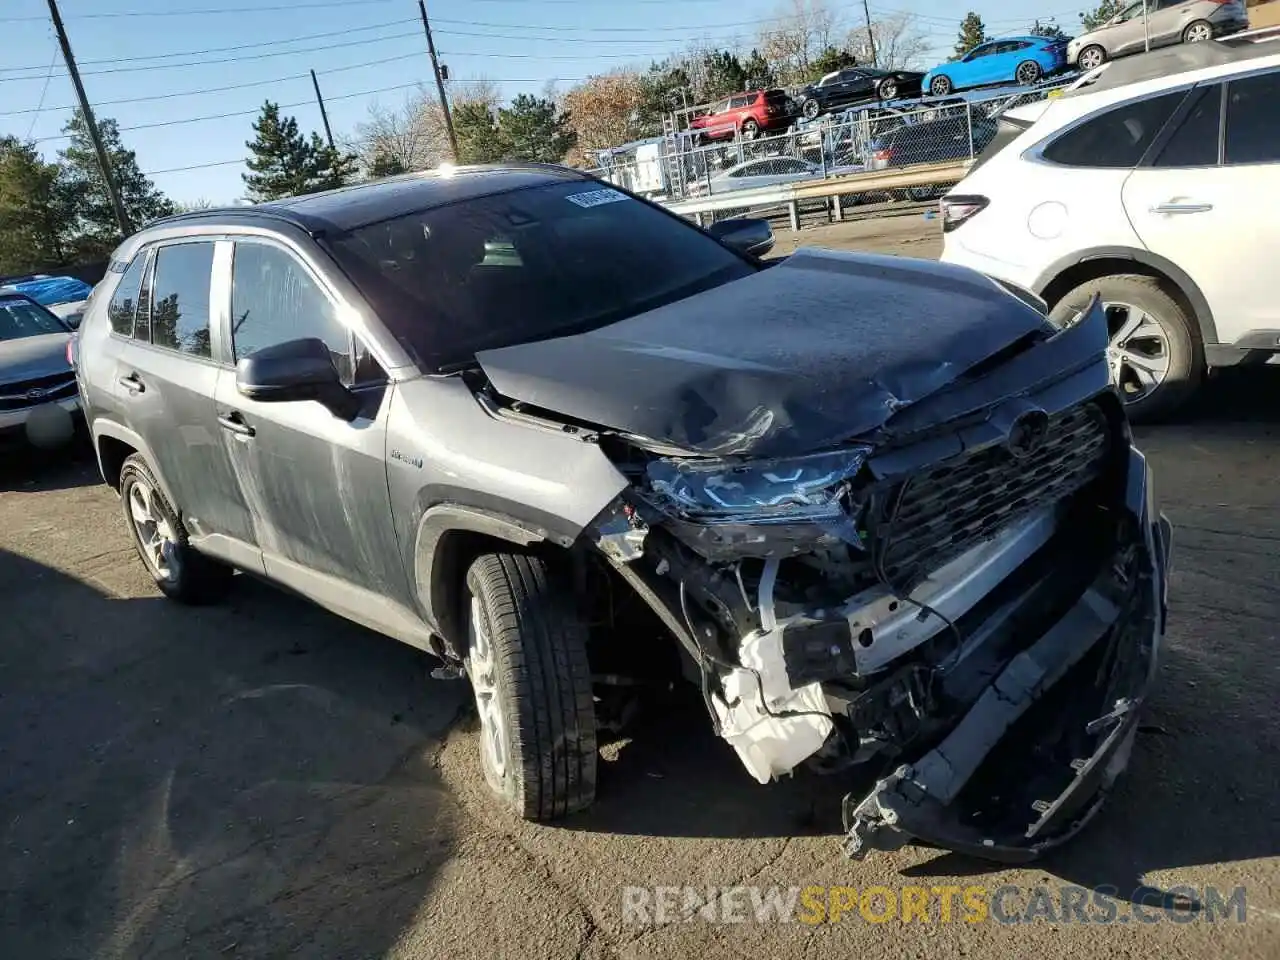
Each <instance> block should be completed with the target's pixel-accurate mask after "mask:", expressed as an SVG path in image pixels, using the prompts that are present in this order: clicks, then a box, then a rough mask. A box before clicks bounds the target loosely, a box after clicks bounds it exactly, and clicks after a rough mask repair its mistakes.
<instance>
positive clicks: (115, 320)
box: [107, 250, 147, 337]
mask: <svg viewBox="0 0 1280 960" xmlns="http://www.w3.org/2000/svg"><path fill="white" fill-rule="evenodd" d="M146 266H147V251H145V250H141V251H139V252H138V254H137V255H136V256H135V257H134V258H133V262H132V263H130V264H129V268H128V269H127V270H125V272H124V276H123V277H121V278H120V282H119V283H118V284H116V291H115V293H113V294H112V295H111V302H110V303H108V304H107V319H108V320H110V322H111V329H112V330H114V331H115V332H116V333H118V334H120V335H121V336H125V337H131V336H133V317H134V314H135V313H137V311H138V299H139V298H138V294H139V291H140V290H141V289H142V272H143V270H145V269H146Z"/></svg>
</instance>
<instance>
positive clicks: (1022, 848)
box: [843, 450, 1171, 862]
mask: <svg viewBox="0 0 1280 960" xmlns="http://www.w3.org/2000/svg"><path fill="white" fill-rule="evenodd" d="M1129 467H1130V469H1129V471H1128V484H1127V489H1126V495H1125V506H1126V508H1127V511H1128V512H1129V513H1130V514H1132V518H1131V519H1132V520H1133V521H1135V522H1136V529H1137V530H1138V531H1140V536H1141V543H1140V549H1139V550H1137V551H1136V555H1135V561H1136V568H1135V569H1136V571H1137V576H1136V577H1135V578H1134V584H1133V589H1132V590H1131V591H1129V595H1128V596H1127V597H1125V598H1124V599H1123V600H1119V599H1117V596H1116V593H1115V590H1114V589H1113V586H1114V585H1113V584H1107V583H1104V581H1106V580H1107V578H1108V577H1112V576H1114V574H1115V571H1114V570H1113V569H1107V570H1103V571H1101V572H1100V573H1099V575H1098V578H1097V581H1096V582H1095V584H1094V585H1092V586H1090V587H1089V588H1088V589H1087V590H1086V591H1085V593H1084V595H1083V596H1081V597H1080V599H1079V600H1078V601H1077V602H1076V603H1075V604H1074V606H1072V607H1071V608H1070V609H1069V610H1068V611H1067V613H1066V614H1065V615H1064V616H1063V617H1061V618H1060V619H1059V620H1058V621H1057V622H1056V623H1055V624H1054V625H1053V626H1052V627H1051V628H1050V629H1049V630H1048V631H1047V632H1045V633H1044V634H1043V635H1042V636H1041V637H1040V639H1038V640H1036V641H1035V642H1034V643H1032V644H1031V645H1030V646H1029V647H1027V648H1026V649H1024V650H1023V651H1022V652H1021V653H1019V654H1018V655H1017V656H1015V657H1013V658H1012V659H1011V660H1010V661H1009V662H1008V663H1007V664H1006V665H1005V666H1004V668H1003V669H1002V670H1001V671H1000V672H999V673H998V675H997V676H995V678H994V679H993V680H992V681H991V682H990V684H989V685H988V686H987V688H986V689H985V690H984V691H983V692H982V694H981V696H979V697H978V699H977V700H976V702H974V703H973V705H972V707H971V708H970V709H969V710H968V712H967V713H966V714H965V715H964V716H963V717H962V718H961V719H960V720H959V722H958V723H957V724H956V725H955V726H953V727H952V728H951V730H950V732H949V733H947V735H946V736H945V737H944V738H943V739H942V740H941V742H938V743H937V744H936V745H935V746H934V747H933V748H932V749H931V750H929V751H927V752H925V753H924V754H923V755H921V756H918V757H917V758H915V759H914V760H911V761H909V762H907V763H904V764H902V765H900V766H898V767H897V769H896V770H894V772H893V773H892V774H890V775H889V776H887V777H885V778H884V779H882V780H880V781H879V782H878V783H877V784H876V785H875V788H874V789H873V790H872V791H871V792H870V793H869V794H867V795H865V796H862V797H858V796H854V795H852V794H851V795H849V796H847V797H845V801H844V811H843V812H844V824H845V829H846V830H847V832H848V838H849V839H848V845H847V852H848V854H849V855H850V856H852V857H855V858H861V857H864V856H866V855H867V854H868V853H870V852H871V851H873V850H893V849H897V848H898V847H901V846H902V845H903V844H905V843H907V842H909V841H910V840H912V839H913V838H914V839H916V840H919V841H922V842H925V843H928V844H932V845H935V846H939V847H944V848H947V849H950V850H956V851H960V852H964V853H969V854H973V855H976V856H981V857H985V858H988V859H995V860H1002V861H1008V862H1021V861H1027V860H1031V859H1034V858H1035V857H1037V856H1039V855H1040V854H1041V853H1043V852H1044V851H1046V850H1048V849H1050V848H1052V847H1054V846H1056V845H1058V844H1060V843H1062V842H1064V841H1066V840H1068V839H1070V838H1071V837H1072V836H1074V835H1075V834H1076V833H1077V832H1078V831H1079V830H1080V829H1081V828H1082V827H1083V826H1084V825H1085V824H1086V823H1088V822H1089V820H1090V819H1091V818H1092V817H1093V815H1094V814H1095V813H1096V812H1097V811H1098V809H1099V808H1100V806H1101V804H1102V802H1103V800H1104V799H1105V797H1106V795H1107V794H1108V792H1109V790H1110V788H1111V786H1112V784H1113V783H1114V782H1115V780H1116V778H1117V776H1118V775H1119V774H1120V772H1121V771H1122V770H1123V769H1124V768H1125V766H1126V765H1127V762H1128V759H1129V754H1130V751H1131V749H1132V746H1133V741H1134V737H1135V734H1136V732H1137V725H1138V718H1139V714H1140V711H1141V707H1142V705H1143V702H1144V700H1145V697H1146V696H1147V693H1148V689H1149V687H1150V685H1151V682H1152V679H1153V677H1154V673H1155V669H1156V662H1157V659H1158V654H1159V647H1160V643H1161V640H1162V638H1163V634H1164V627H1165V618H1166V614H1167V583H1166V572H1167V570H1168V565H1169V552H1170V544H1171V528H1170V525H1169V522H1168V520H1167V519H1165V517H1164V516H1162V515H1161V514H1159V513H1158V511H1157V510H1156V507H1155V503H1154V498H1153V494H1152V486H1151V478H1150V471H1149V470H1148V467H1147V463H1146V459H1145V458H1144V457H1143V456H1142V454H1141V453H1139V452H1137V451H1136V450H1132V451H1131V452H1130V464H1129ZM1100 654H1105V655H1100ZM1104 669H1109V670H1110V671H1111V672H1110V673H1108V674H1105V675H1104V674H1103V670H1104ZM1091 684H1092V685H1094V686H1090V685H1091ZM1073 685H1074V686H1073ZM1094 687H1096V689H1097V690H1099V691H1105V699H1101V700H1099V703H1100V704H1101V706H1097V705H1095V706H1094V707H1093V709H1094V711H1095V712H1094V713H1093V714H1092V715H1089V714H1088V713H1087V712H1086V713H1082V714H1080V715H1079V716H1078V717H1074V718H1068V719H1067V720H1066V721H1065V722H1066V724H1067V725H1068V726H1074V729H1073V730H1071V737H1072V740H1073V743H1075V744H1084V743H1087V744H1089V745H1090V749H1088V752H1083V751H1082V752H1081V753H1078V754H1076V755H1074V756H1072V757H1071V758H1070V760H1069V763H1068V765H1067V766H1066V767H1065V768H1064V769H1063V771H1062V773H1064V774H1065V776H1057V777H1054V776H1046V775H1044V773H1043V771H1042V770H1041V769H1039V768H1038V765H1039V764H1042V763H1043V762H1044V760H1045V757H1046V755H1048V754H1049V753H1051V752H1054V751H1057V753H1058V754H1059V756H1061V749H1060V747H1061V743H1062V738H1063V730H1064V727H1063V723H1064V721H1063V717H1062V713H1063V712H1069V710H1065V711H1064V710H1063V709H1061V704H1067V705H1070V704H1074V703H1076V702H1077V701H1079V700H1085V701H1087V699H1088V698H1087V697H1083V696H1079V695H1078V694H1077V688H1079V690H1080V691H1084V690H1086V689H1087V690H1093V689H1094ZM1052 697H1057V698H1059V700H1060V705H1059V706H1058V707H1055V706H1054V705H1053V704H1049V707H1050V710H1051V712H1050V713H1049V714H1047V715H1046V714H1044V713H1043V711H1042V712H1041V713H1042V715H1040V716H1037V715H1036V707H1037V705H1038V704H1041V703H1042V701H1046V700H1049V699H1050V698H1052ZM1083 709H1085V710H1086V711H1087V710H1088V709H1089V707H1088V706H1085V707H1084V708H1083ZM1049 717H1052V720H1051V721H1050V722H1045V721H1046V720H1048V718H1049ZM1041 727H1042V728H1043V729H1041ZM1009 741H1016V743H1015V745H1014V746H1013V747H1012V748H1011V747H1010V746H1009ZM1051 748H1052V749H1051ZM995 782H1001V783H1007V784H1017V783H1022V784H1028V783H1032V784H1039V785H1046V784H1052V785H1053V786H1052V787H1051V790H1052V792H1050V793H1048V794H1047V795H1038V796H1035V797H1034V799H1031V798H1030V796H1029V795H1028V796H1026V797H1020V799H1026V800H1029V801H1030V802H1029V803H1028V805H1027V809H1026V810H1025V812H1026V816H1025V818H1024V819H1022V820H1019V819H1018V818H1017V817H1016V816H1015V817H1014V818H1013V820H1012V821H1010V820H1008V819H1005V820H1004V821H1003V822H1002V823H1000V824H999V825H995V824H993V823H992V821H991V820H990V818H985V819H984V817H983V816H982V814H981V812H980V811H978V810H976V809H975V807H980V806H981V805H982V804H983V803H984V802H986V800H985V799H984V798H983V797H982V794H984V793H985V794H991V793H996V794H998V793H999V792H1000V790H999V788H995V789H992V788H991V787H990V784H992V783H995ZM975 784H978V788H977V790H976V791H975ZM1016 791H1017V788H1016V787H1013V788H1011V792H1016ZM975 792H976V793H977V794H978V795H979V796H978V797H977V799H976V802H975ZM1014 806H1015V808H1016V806H1017V803H1016V801H1015V803H1014ZM1011 823H1012V824H1017V826H1016V827H1014V826H1011Z"/></svg>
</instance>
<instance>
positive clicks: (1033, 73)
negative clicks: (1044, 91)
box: [1013, 60, 1044, 86]
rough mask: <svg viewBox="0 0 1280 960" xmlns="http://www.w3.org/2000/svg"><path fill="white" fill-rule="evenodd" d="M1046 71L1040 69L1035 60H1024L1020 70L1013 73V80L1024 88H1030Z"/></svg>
mask: <svg viewBox="0 0 1280 960" xmlns="http://www.w3.org/2000/svg"><path fill="white" fill-rule="evenodd" d="M1043 73H1044V71H1043V70H1041V69H1040V64H1038V63H1036V62H1035V61H1034V60H1024V61H1023V62H1022V63H1020V64H1018V69H1017V70H1015V71H1014V72H1013V79H1014V80H1016V81H1018V83H1020V84H1022V85H1023V86H1030V85H1031V84H1033V83H1036V82H1038V81H1039V80H1040V76H1041V74H1043Z"/></svg>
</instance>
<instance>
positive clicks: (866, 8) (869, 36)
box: [862, 0, 880, 67]
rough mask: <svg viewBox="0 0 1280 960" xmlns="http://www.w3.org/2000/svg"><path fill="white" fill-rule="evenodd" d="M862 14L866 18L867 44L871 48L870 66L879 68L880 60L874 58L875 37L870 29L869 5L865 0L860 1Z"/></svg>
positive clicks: (876, 57)
mask: <svg viewBox="0 0 1280 960" xmlns="http://www.w3.org/2000/svg"><path fill="white" fill-rule="evenodd" d="M862 12H863V13H864V14H866V16H867V44H868V45H869V46H870V47H871V65H872V66H873V67H878V66H880V58H879V57H878V56H876V35H875V31H874V30H872V29H871V5H870V4H869V3H868V2H867V0H862Z"/></svg>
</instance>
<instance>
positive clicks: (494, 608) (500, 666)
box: [465, 553, 596, 820]
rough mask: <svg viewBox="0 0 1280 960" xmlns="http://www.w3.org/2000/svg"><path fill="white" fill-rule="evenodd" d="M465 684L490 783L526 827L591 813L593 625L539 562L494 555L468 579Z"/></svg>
mask: <svg viewBox="0 0 1280 960" xmlns="http://www.w3.org/2000/svg"><path fill="white" fill-rule="evenodd" d="M466 588H467V593H466V604H467V639H468V649H467V654H466V660H465V663H466V668H467V676H468V677H469V678H470V680H471V687H472V691H473V692H474V694H475V700H476V712H477V713H478V714H479V717H480V763H481V766H482V768H483V770H484V778H485V781H486V782H487V783H488V785H489V788H490V789H491V790H493V792H494V793H496V794H497V795H498V796H499V797H500V798H501V799H502V801H503V802H504V804H505V805H506V806H507V807H508V808H510V809H511V810H513V811H514V812H515V813H517V814H518V815H520V816H521V817H524V818H525V819H526V820H551V819H554V818H556V817H562V816H565V815H567V814H570V813H575V812H577V811H579V810H583V809H585V808H587V807H589V806H590V805H591V803H592V801H593V800H594V799H595V792H596V725H595V710H594V706H593V700H592V694H591V669H590V666H589V664H588V661H587V643H586V634H587V630H586V625H585V624H584V622H583V621H582V619H581V617H580V616H579V615H578V612H577V610H576V606H575V604H574V597H573V591H572V589H571V588H570V587H569V586H568V585H567V584H563V583H561V581H560V579H559V578H558V577H556V576H554V572H553V570H552V569H551V568H550V567H549V566H548V565H547V563H546V562H545V561H544V560H542V559H541V558H539V557H536V556H533V555H530V554H524V553H490V554H485V555H483V556H481V557H479V558H478V559H477V560H476V561H475V562H474V563H473V564H472V565H471V568H470V570H468V571H467V577H466Z"/></svg>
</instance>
